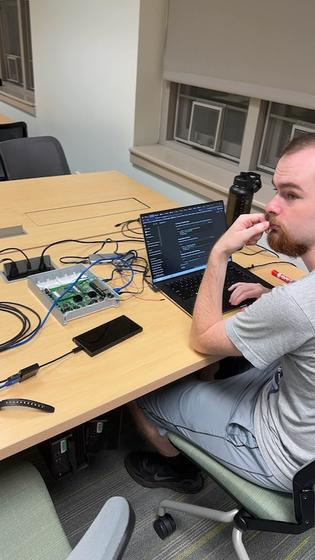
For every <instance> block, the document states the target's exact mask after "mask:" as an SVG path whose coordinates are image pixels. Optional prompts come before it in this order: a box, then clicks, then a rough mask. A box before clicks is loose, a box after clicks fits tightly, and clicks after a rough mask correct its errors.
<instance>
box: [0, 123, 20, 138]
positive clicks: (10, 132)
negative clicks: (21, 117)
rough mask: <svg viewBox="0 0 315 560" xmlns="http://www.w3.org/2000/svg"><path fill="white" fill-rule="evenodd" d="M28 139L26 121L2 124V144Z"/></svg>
mask: <svg viewBox="0 0 315 560" xmlns="http://www.w3.org/2000/svg"><path fill="white" fill-rule="evenodd" d="M26 137H27V125H26V123H25V122H24V121H19V122H12V123H4V124H0V142H3V141H4V140H13V139H14V138H26Z"/></svg>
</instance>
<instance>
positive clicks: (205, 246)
mask: <svg viewBox="0 0 315 560" xmlns="http://www.w3.org/2000/svg"><path fill="white" fill-rule="evenodd" d="M140 218H141V223H142V228H143V235H144V239H145V243H146V249H147V254H148V260H149V265H150V269H151V275H152V281H153V282H161V281H163V280H168V279H171V278H175V277H177V276H181V275H183V274H187V273H189V272H194V271H197V270H202V269H205V268H206V265H207V260H208V256H209V253H210V249H211V248H212V246H213V245H214V243H215V242H216V241H217V239H219V237H220V236H221V235H222V234H223V233H224V232H225V231H226V222H225V213H224V205H223V201H222V200H219V201H216V202H204V203H201V204H194V205H192V206H183V207H181V208H171V209H170V210H162V211H160V212H149V213H146V214H141V216H140Z"/></svg>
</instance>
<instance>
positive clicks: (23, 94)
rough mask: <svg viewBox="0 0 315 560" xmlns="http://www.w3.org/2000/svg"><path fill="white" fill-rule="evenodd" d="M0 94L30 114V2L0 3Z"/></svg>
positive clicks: (15, 0)
mask: <svg viewBox="0 0 315 560" xmlns="http://www.w3.org/2000/svg"><path fill="white" fill-rule="evenodd" d="M0 78H1V82H0V95H1V94H3V97H2V95H1V99H2V100H3V101H6V102H8V103H12V104H14V105H15V103H14V100H18V101H19V102H22V104H23V107H21V103H18V104H17V106H18V107H20V108H25V110H28V111H29V112H32V110H31V108H32V107H33V106H34V78H33V63H32V45H31V27H30V13H29V0H0Z"/></svg>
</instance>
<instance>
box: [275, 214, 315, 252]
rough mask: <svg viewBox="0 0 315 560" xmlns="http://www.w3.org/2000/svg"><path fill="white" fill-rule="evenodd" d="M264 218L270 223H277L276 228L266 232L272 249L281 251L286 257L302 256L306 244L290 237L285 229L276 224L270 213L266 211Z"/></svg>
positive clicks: (305, 249)
mask: <svg viewBox="0 0 315 560" xmlns="http://www.w3.org/2000/svg"><path fill="white" fill-rule="evenodd" d="M266 220H267V221H268V222H269V223H270V225H272V224H274V225H277V226H278V228H277V229H276V230H271V231H270V232H269V233H268V234H267V240H268V243H269V245H270V247H271V249H273V250H274V251H276V252H277V253H283V254H284V255H287V256H288V257H302V255H304V254H305V253H306V251H307V246H306V245H304V244H303V243H297V242H296V241H294V239H292V237H290V235H289V234H288V233H287V232H286V230H285V229H284V228H283V227H282V226H279V224H277V221H276V220H275V218H274V216H273V214H272V213H266Z"/></svg>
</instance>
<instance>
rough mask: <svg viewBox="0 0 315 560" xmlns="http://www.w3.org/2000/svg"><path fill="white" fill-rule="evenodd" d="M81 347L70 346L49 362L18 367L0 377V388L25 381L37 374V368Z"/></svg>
mask: <svg viewBox="0 0 315 560" xmlns="http://www.w3.org/2000/svg"><path fill="white" fill-rule="evenodd" d="M81 350H82V348H81V347H80V346H75V348H72V350H69V352H66V353H65V354H62V355H61V356H58V357H57V358H54V359H53V360H50V361H49V362H45V363H44V364H40V365H39V364H37V363H34V364H31V365H30V366H27V367H25V368H22V369H20V371H18V372H17V373H14V374H13V375H10V376H9V377H7V378H6V379H1V380H0V385H1V387H0V389H3V388H4V387H8V386H10V385H15V384H16V383H22V381H25V380H26V379H29V378H30V377H34V375H36V374H37V372H38V370H40V369H41V368H43V367H45V366H48V365H50V364H53V363H54V362H57V361H58V360H61V359H62V358H65V357H66V356H69V355H70V354H77V353H78V352H81Z"/></svg>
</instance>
